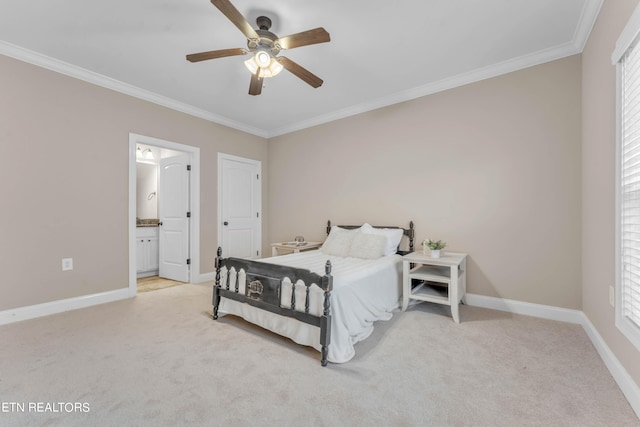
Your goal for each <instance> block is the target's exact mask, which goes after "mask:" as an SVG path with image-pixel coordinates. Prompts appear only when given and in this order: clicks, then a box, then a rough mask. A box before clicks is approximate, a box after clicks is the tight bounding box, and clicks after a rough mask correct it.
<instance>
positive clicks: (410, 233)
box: [327, 220, 415, 255]
mask: <svg viewBox="0 0 640 427" xmlns="http://www.w3.org/2000/svg"><path fill="white" fill-rule="evenodd" d="M338 227H340V228H346V229H347V230H353V229H356V228H359V227H361V225H338ZM372 227H373V228H400V229H402V234H403V235H405V236H407V238H408V239H409V250H408V251H402V250H400V248H399V247H398V253H399V254H400V255H405V254H408V253H410V252H413V248H414V246H413V239H414V237H415V229H414V228H413V221H409V228H404V227H399V226H397V225H388V226H384V225H372ZM330 232H331V221H330V220H329V221H327V236H328V235H329V233H330Z"/></svg>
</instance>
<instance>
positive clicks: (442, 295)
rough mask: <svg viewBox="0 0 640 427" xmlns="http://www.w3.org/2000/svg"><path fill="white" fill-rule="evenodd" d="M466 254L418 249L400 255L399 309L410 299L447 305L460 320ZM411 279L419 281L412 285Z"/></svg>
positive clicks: (465, 283)
mask: <svg viewBox="0 0 640 427" xmlns="http://www.w3.org/2000/svg"><path fill="white" fill-rule="evenodd" d="M466 258H467V254H463V253H456V252H446V253H444V254H443V255H442V256H441V257H440V258H431V256H429V255H426V254H422V253H419V252H412V253H410V254H407V255H405V256H404V257H402V261H403V262H402V264H403V277H402V281H403V286H402V288H403V289H402V311H404V310H406V309H407V307H408V305H409V301H410V300H417V301H426V302H432V303H436V304H444V305H449V306H451V315H452V317H453V320H454V321H455V322H456V323H460V316H459V304H460V301H461V300H462V299H463V298H464V295H465V293H466V290H467V280H466V278H467V264H466ZM413 281H421V282H422V283H420V284H418V285H417V286H415V287H413V288H412V286H411V285H412V282H413Z"/></svg>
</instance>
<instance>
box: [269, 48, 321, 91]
mask: <svg viewBox="0 0 640 427" xmlns="http://www.w3.org/2000/svg"><path fill="white" fill-rule="evenodd" d="M276 59H277V60H278V62H279V63H280V64H281V65H282V66H283V67H284V68H285V69H286V70H287V71H289V72H291V73H293V74H295V75H296V76H297V77H299V78H301V79H302V80H304V81H305V82H307V83H308V84H309V85H311V86H313V87H314V88H318V87H320V86H322V83H323V81H322V79H321V78H320V77H318V76H316V75H315V74H313V73H312V72H311V71H309V70H307V69H306V68H304V67H302V66H300V65H298V64H296V63H295V62H293V61H292V60H290V59H289V58H286V57H284V56H278V57H277V58H276Z"/></svg>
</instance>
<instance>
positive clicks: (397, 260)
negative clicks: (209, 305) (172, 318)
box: [218, 251, 402, 363]
mask: <svg viewBox="0 0 640 427" xmlns="http://www.w3.org/2000/svg"><path fill="white" fill-rule="evenodd" d="M401 259H402V258H401V257H400V256H399V255H390V256H384V257H381V258H378V259H375V260H371V259H359V258H343V257H336V256H331V255H326V254H324V253H322V252H321V251H307V252H300V253H295V254H290V255H283V256H278V257H272V258H265V259H262V260H260V261H261V262H266V263H272V264H280V265H288V266H291V267H296V268H305V269H308V270H311V271H312V272H314V273H317V274H319V275H321V276H322V275H324V273H325V267H324V266H325V263H326V262H327V260H330V261H331V265H332V271H331V274H332V275H333V292H332V294H331V343H330V344H329V353H328V355H327V359H328V360H329V361H330V362H333V363H344V362H347V361H349V360H350V359H351V358H353V356H354V355H355V350H354V347H353V345H354V344H355V343H357V342H358V341H361V340H363V339H365V338H367V337H368V336H369V335H370V334H371V332H372V331H373V322H374V321H376V320H389V319H391V317H392V311H393V310H394V309H395V308H397V307H398V303H399V300H400V295H401V293H400V292H401V286H402V278H401V275H402V261H401ZM243 288H244V285H242V286H241V289H240V291H241V292H243V291H244V289H243ZM289 289H290V288H289V287H288V286H283V295H282V297H281V300H282V303H283V304H285V305H287V306H288V303H289V302H290V301H291V293H290V290H289ZM296 301H298V303H296V309H299V310H300V311H304V287H303V286H301V285H299V286H297V287H296ZM322 301H323V292H322V291H321V290H320V288H319V287H316V286H314V287H313V288H312V296H311V307H310V312H311V313H312V314H316V315H318V314H320V313H322ZM301 306H302V307H301ZM218 313H220V314H223V313H226V314H233V315H236V316H240V317H242V318H244V319H245V320H247V321H249V322H251V323H254V324H256V325H259V326H261V327H263V328H265V329H268V330H270V331H273V332H275V333H277V334H279V335H282V336H286V337H288V338H290V339H292V340H293V341H295V342H296V343H298V344H302V345H307V346H311V347H314V348H315V349H316V350H318V351H320V328H318V327H316V326H311V325H307V324H305V323H302V322H299V321H297V320H295V319H292V318H288V317H284V316H280V315H277V314H274V313H271V312H268V311H265V310H260V309H257V308H255V307H252V306H250V305H249V304H244V303H240V302H237V301H233V300H230V299H227V298H222V299H221V301H220V306H219V308H218Z"/></svg>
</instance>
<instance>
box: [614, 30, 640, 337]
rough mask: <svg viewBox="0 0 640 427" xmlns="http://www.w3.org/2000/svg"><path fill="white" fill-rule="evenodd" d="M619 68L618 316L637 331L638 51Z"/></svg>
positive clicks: (639, 239) (629, 54)
mask: <svg viewBox="0 0 640 427" xmlns="http://www.w3.org/2000/svg"><path fill="white" fill-rule="evenodd" d="M620 65H621V72H622V74H621V86H622V87H621V95H622V97H621V102H622V105H621V107H622V108H621V150H620V161H621V165H620V174H621V175H620V187H621V188H620V189H619V191H620V203H621V206H620V219H619V220H620V234H621V235H620V244H621V246H622V247H621V248H620V250H621V262H622V265H621V266H620V267H621V269H622V272H621V281H622V282H621V285H622V286H621V287H620V291H621V295H620V296H619V297H620V298H619V301H620V304H621V307H619V309H620V310H621V314H622V316H623V317H625V318H627V319H628V320H630V321H631V322H633V323H634V324H635V325H636V326H638V327H639V328H640V48H638V43H637V42H636V43H634V44H633V45H631V46H630V47H629V48H628V49H627V51H626V53H625V54H624V55H623V57H622V59H621V60H620Z"/></svg>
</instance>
